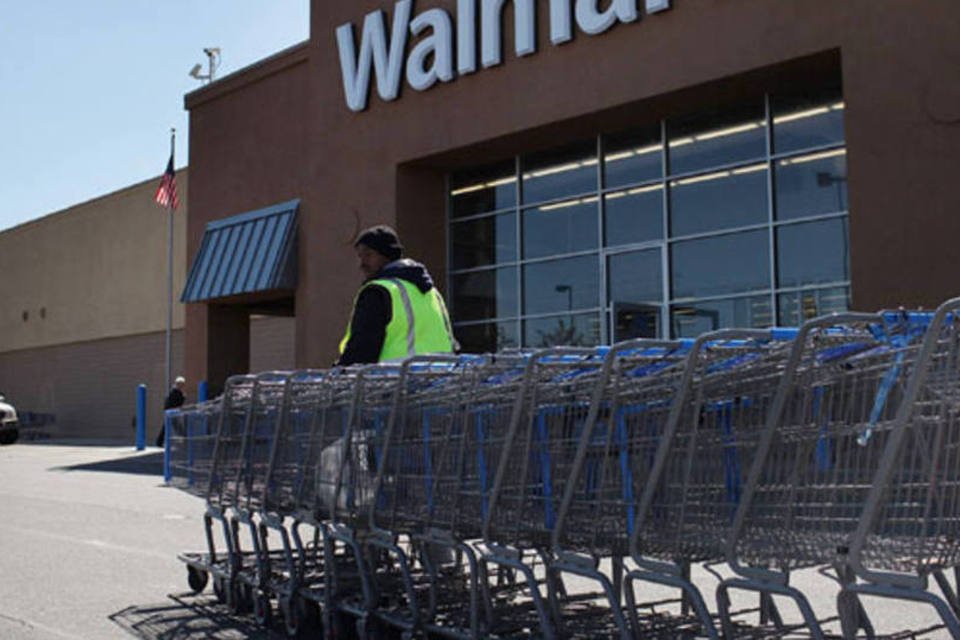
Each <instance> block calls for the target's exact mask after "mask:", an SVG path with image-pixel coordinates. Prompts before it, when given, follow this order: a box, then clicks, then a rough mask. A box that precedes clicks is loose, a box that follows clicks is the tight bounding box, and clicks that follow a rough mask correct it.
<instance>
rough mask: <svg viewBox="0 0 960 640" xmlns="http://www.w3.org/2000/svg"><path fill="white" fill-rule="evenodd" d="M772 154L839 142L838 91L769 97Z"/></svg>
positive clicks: (840, 113) (840, 112)
mask: <svg viewBox="0 0 960 640" xmlns="http://www.w3.org/2000/svg"><path fill="white" fill-rule="evenodd" d="M770 111H771V113H772V115H773V151H774V153H785V152H790V151H798V150H800V149H807V148H810V147H821V146H824V145H828V144H836V143H841V142H843V140H844V134H843V112H844V104H843V96H842V95H841V92H840V90H839V88H835V89H828V90H826V91H821V92H805V93H802V94H795V95H772V96H770Z"/></svg>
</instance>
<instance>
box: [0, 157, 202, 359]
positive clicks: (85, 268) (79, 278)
mask: <svg viewBox="0 0 960 640" xmlns="http://www.w3.org/2000/svg"><path fill="white" fill-rule="evenodd" d="M159 183H160V177H159V176H157V177H156V178H151V179H150V180H146V181H144V182H141V183H139V184H136V185H133V186H131V187H128V188H126V189H123V190H120V191H117V192H115V193H111V194H108V195H105V196H103V197H100V198H96V199H94V200H90V201H89V202H85V203H83V204H79V205H77V206H74V207H70V208H69V209H65V210H63V211H59V212H56V213H53V214H50V215H48V216H45V217H43V218H40V219H37V220H34V221H31V222H28V223H25V224H23V225H20V226H17V227H14V228H12V229H9V230H7V231H4V232H2V233H0V301H2V304H0V352H7V351H16V350H20V349H28V348H34V347H44V346H51V345H60V344H67V343H73V342H80V341H88V340H100V339H104V338H111V337H120V336H130V335H135V334H144V333H151V332H156V331H163V330H164V329H165V328H166V322H167V302H166V301H167V268H166V265H167V213H166V211H165V210H163V209H161V208H160V207H159V206H158V205H157V204H156V203H155V202H154V195H155V193H156V190H157V186H158V185H159ZM177 192H178V194H179V196H180V207H179V208H178V209H177V211H176V212H175V214H174V280H173V282H174V284H173V286H174V313H173V327H174V328H175V329H178V328H182V327H183V305H181V304H180V303H179V302H177V300H178V299H179V296H180V293H181V292H182V290H183V283H184V280H185V271H186V263H187V260H186V257H185V246H186V242H185V240H186V213H187V212H186V202H187V171H186V169H181V170H180V171H178V172H177ZM41 310H43V316H41ZM24 312H26V313H27V315H28V318H27V320H24V319H23V314H24Z"/></svg>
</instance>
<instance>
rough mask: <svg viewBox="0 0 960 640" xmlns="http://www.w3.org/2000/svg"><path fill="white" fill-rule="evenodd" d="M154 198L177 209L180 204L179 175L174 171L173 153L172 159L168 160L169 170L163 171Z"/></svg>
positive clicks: (163, 205) (166, 205)
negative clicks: (178, 194) (178, 195)
mask: <svg viewBox="0 0 960 640" xmlns="http://www.w3.org/2000/svg"><path fill="white" fill-rule="evenodd" d="M154 200H156V201H157V204H158V205H160V206H161V207H164V208H171V209H176V208H177V206H179V204H180V198H178V197H177V177H176V175H175V174H174V172H173V155H172V154H171V155H170V161H169V162H167V170H166V171H164V172H163V179H162V180H160V187H159V188H158V189H157V195H156V196H154Z"/></svg>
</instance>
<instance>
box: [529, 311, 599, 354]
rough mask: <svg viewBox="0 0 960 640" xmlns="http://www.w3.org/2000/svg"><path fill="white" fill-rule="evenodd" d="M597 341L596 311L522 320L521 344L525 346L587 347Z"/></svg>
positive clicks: (597, 322)
mask: <svg viewBox="0 0 960 640" xmlns="http://www.w3.org/2000/svg"><path fill="white" fill-rule="evenodd" d="M599 343H600V317H599V316H598V315H597V314H596V313H582V314H577V315H562V316H550V317H547V318H530V319H528V320H524V321H523V344H524V346H527V347H535V348H541V347H552V346H555V345H569V346H573V347H588V346H592V345H596V344H599Z"/></svg>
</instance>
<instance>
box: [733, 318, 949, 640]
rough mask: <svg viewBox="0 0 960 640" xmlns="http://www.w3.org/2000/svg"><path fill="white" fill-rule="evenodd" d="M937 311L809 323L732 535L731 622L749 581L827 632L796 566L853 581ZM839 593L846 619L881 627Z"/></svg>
mask: <svg viewBox="0 0 960 640" xmlns="http://www.w3.org/2000/svg"><path fill="white" fill-rule="evenodd" d="M929 320H930V317H929V314H903V313H886V314H855V313H848V314H841V315H834V316H829V317H825V318H820V319H816V320H813V321H810V322H808V323H806V324H805V325H804V326H803V327H802V328H801V329H800V332H799V334H798V337H797V339H796V341H795V342H794V345H793V349H792V353H791V355H790V358H789V361H788V363H787V366H786V368H785V370H784V375H783V379H782V384H781V386H780V388H779V389H778V392H777V395H776V398H775V399H774V402H773V405H772V407H771V411H770V412H769V415H768V420H767V424H766V426H765V427H764V433H763V436H762V438H761V439H760V441H759V442H758V446H757V453H756V456H755V462H754V466H753V468H752V469H751V470H750V475H749V478H748V480H747V483H746V489H745V491H744V495H743V499H742V500H741V503H740V508H739V509H738V512H737V515H736V517H735V518H734V523H733V526H732V530H731V535H730V537H729V539H728V549H727V555H728V560H729V565H730V567H731V568H732V569H733V571H734V572H735V573H736V574H737V577H736V578H733V579H729V580H726V581H724V582H723V583H722V584H721V585H720V587H719V589H718V607H719V610H720V614H721V619H722V620H723V623H724V626H725V628H727V629H728V630H729V616H728V614H727V612H728V609H729V602H730V600H729V592H730V590H731V589H741V590H750V591H757V592H760V593H762V594H777V595H781V596H786V597H788V598H790V599H792V600H793V601H794V602H795V603H796V605H797V608H798V610H799V612H800V614H801V617H802V618H803V623H804V626H806V628H807V630H808V632H809V633H810V634H811V636H812V637H813V638H822V637H824V631H823V629H822V623H823V622H824V621H823V620H818V619H817V617H816V616H815V614H814V612H813V610H812V607H811V606H810V604H809V602H808V600H807V598H806V596H805V595H804V594H803V593H801V592H800V591H799V590H797V589H796V588H794V587H792V586H791V585H790V584H789V575H790V572H791V571H795V570H797V569H802V568H807V567H828V566H831V565H835V566H836V567H837V571H836V572H837V579H838V581H839V582H840V583H841V584H843V583H847V582H850V581H851V580H852V579H853V576H852V574H851V573H850V571H849V570H848V569H847V568H845V566H844V562H845V561H844V559H843V558H844V556H845V555H846V554H847V553H848V550H849V546H850V536H851V533H852V531H853V528H854V527H855V526H856V523H857V521H858V519H859V517H860V514H861V512H862V505H863V502H864V499H865V497H866V495H867V494H868V492H869V491H870V487H871V485H872V484H873V482H874V476H875V474H876V469H877V464H878V461H879V455H880V451H882V446H878V443H879V442H880V441H881V440H882V439H884V438H885V437H886V436H885V435H883V434H885V433H888V432H889V430H890V428H891V425H892V422H893V418H894V416H895V414H896V411H897V409H898V407H901V406H902V405H903V403H904V402H905V401H906V400H905V396H904V390H905V386H906V381H907V380H908V379H909V377H910V375H911V372H912V370H913V368H914V363H915V362H916V359H917V355H918V351H919V342H920V339H921V338H922V336H923V334H924V331H925V329H926V326H927V324H928V323H929ZM871 441H872V442H871ZM841 602H842V605H841V608H842V609H844V611H842V612H841V618H842V619H843V620H845V621H846V622H845V624H846V625H851V624H852V625H854V626H855V627H856V628H862V629H864V630H865V631H866V632H867V634H868V635H871V634H872V633H873V630H872V627H871V625H870V623H869V619H868V618H867V617H866V614H865V612H864V610H863V608H862V606H860V603H859V601H858V600H857V599H856V598H846V599H841ZM774 622H776V623H777V626H782V623H780V622H779V621H778V620H777V619H776V618H774Z"/></svg>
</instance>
